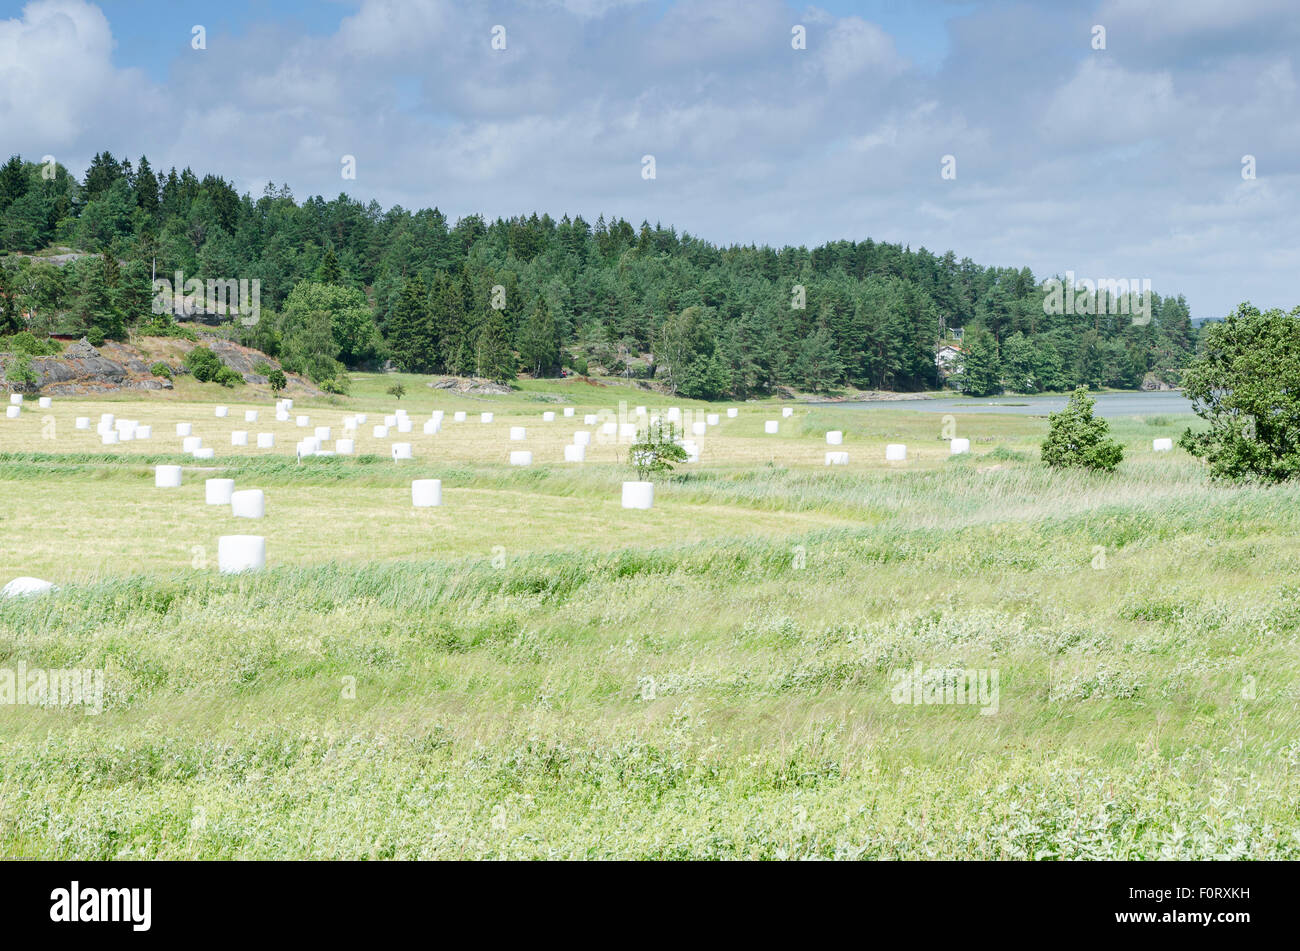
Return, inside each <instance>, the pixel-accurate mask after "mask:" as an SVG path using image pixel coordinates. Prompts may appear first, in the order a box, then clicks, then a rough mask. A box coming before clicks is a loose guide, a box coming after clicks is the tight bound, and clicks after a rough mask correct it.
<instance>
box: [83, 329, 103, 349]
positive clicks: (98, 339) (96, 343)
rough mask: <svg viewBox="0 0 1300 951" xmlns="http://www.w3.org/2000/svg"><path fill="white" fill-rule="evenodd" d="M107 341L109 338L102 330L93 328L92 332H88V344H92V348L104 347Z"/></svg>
mask: <svg viewBox="0 0 1300 951" xmlns="http://www.w3.org/2000/svg"><path fill="white" fill-rule="evenodd" d="M106 339H107V338H106V337H105V336H104V331H103V329H102V328H99V327H91V328H90V330H88V331H87V332H86V343H88V344H90V345H91V346H92V347H96V348H98V347H102V346H103V345H104V341H105V340H106Z"/></svg>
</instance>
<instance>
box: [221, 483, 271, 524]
mask: <svg viewBox="0 0 1300 951" xmlns="http://www.w3.org/2000/svg"><path fill="white" fill-rule="evenodd" d="M230 514H231V515H233V516H234V517H235V518H262V517H263V516H264V515H266V494H265V493H264V492H263V491H262V490H261V489H241V490H239V491H238V492H232V493H231V494H230Z"/></svg>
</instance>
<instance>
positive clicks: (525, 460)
mask: <svg viewBox="0 0 1300 951" xmlns="http://www.w3.org/2000/svg"><path fill="white" fill-rule="evenodd" d="M510 464H511V465H512V466H531V465H532V464H533V454H532V453H531V452H529V451H528V450H526V449H516V450H515V451H513V452H512V453H510Z"/></svg>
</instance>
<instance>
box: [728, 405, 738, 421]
mask: <svg viewBox="0 0 1300 951" xmlns="http://www.w3.org/2000/svg"><path fill="white" fill-rule="evenodd" d="M739 415H740V410H738V409H736V407H734V406H732V407H729V408H728V409H727V419H735V418H736V417H737V416H739Z"/></svg>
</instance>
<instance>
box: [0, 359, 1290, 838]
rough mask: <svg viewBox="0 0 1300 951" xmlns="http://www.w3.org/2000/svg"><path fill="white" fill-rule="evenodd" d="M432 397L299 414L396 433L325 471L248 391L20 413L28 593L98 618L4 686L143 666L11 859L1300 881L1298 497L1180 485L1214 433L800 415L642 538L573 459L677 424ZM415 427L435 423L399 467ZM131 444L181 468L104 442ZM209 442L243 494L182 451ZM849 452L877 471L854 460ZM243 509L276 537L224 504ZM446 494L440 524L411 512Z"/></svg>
mask: <svg viewBox="0 0 1300 951" xmlns="http://www.w3.org/2000/svg"><path fill="white" fill-rule="evenodd" d="M392 379H393V378H392V377H379V376H370V377H366V376H361V377H358V379H357V386H356V389H355V392H354V395H353V396H352V397H349V398H346V399H335V400H334V401H332V402H331V401H327V400H316V401H311V400H300V401H297V402H296V403H295V406H294V410H293V412H294V413H295V414H298V413H303V414H309V415H310V416H311V417H312V425H313V426H316V425H329V426H332V427H335V428H336V433H337V429H338V427H340V425H341V420H342V417H343V416H344V415H347V414H352V413H355V412H365V413H367V414H368V415H369V416H370V421H369V422H368V423H367V424H366V425H365V426H363V427H362V431H361V433H360V434H359V438H358V446H357V450H358V453H359V455H358V456H356V457H350V458H342V457H336V458H332V459H311V460H306V461H304V463H303V464H301V465H299V464H297V462H296V461H295V460H294V458H293V457H292V455H291V454H292V450H293V444H294V441H295V440H296V439H297V438H299V437H300V436H301V435H302V434H303V432H304V431H303V430H300V429H298V428H297V427H296V426H294V425H293V424H292V423H289V424H285V423H276V422H274V413H273V411H272V408H271V399H270V397H269V396H265V397H263V396H261V395H258V394H254V393H253V392H252V390H251V388H250V389H246V390H240V391H233V392H232V391H229V390H222V389H220V388H219V387H215V386H206V385H200V384H195V383H193V382H192V381H186V382H183V383H179V384H178V387H177V390H176V391H175V392H173V393H168V394H151V395H150V396H149V397H148V398H142V399H135V400H131V401H113V400H107V399H103V400H84V401H73V400H68V401H64V400H61V399H56V401H55V404H54V407H53V408H52V409H51V410H47V411H41V410H38V409H36V408H35V407H34V406H32V407H29V408H26V409H25V410H24V412H23V414H22V416H21V417H20V418H19V419H17V420H2V419H0V540H2V542H0V581H4V580H8V579H9V578H11V577H14V576H16V575H36V576H39V577H42V578H46V579H48V580H51V581H54V582H55V583H57V584H58V585H60V588H59V590H58V591H57V592H55V593H53V594H51V595H45V596H39V597H31V598H19V599H8V600H4V601H0V669H3V668H15V667H16V666H17V665H18V664H19V663H23V664H25V666H26V668H27V669H36V668H40V669H46V670H57V669H65V668H73V667H76V668H90V669H96V670H103V671H104V674H105V676H104V685H105V687H104V701H103V711H102V713H100V714H98V715H88V714H87V712H86V711H85V709H81V708H77V707H48V706H47V707H33V706H27V705H8V706H0V854H3V855H18V856H40V857H51V858H91V859H111V858H236V857H238V858H268V857H278V856H288V857H321V858H367V857H374V858H417V857H419V858H433V857H439V858H460V857H494V858H516V857H564V858H570V857H584V858H605V857H637V858H650V857H657V858H751V857H752V858H806V857H824V858H854V857H860V858H927V857H932V858H946V857H955V858H1025V859H1075V858H1103V857H1105V858H1143V859H1159V858H1211V857H1225V858H1227V857H1230V858H1296V857H1300V814H1298V810H1300V687H1298V686H1297V683H1300V681H1298V680H1297V674H1300V653H1298V652H1297V630H1298V629H1300V597H1297V596H1298V595H1300V487H1297V486H1294V485H1290V486H1288V485H1283V486H1278V487H1272V488H1233V487H1224V486H1217V485H1213V484H1210V483H1208V482H1207V481H1206V478H1205V474H1204V471H1203V469H1202V467H1201V466H1200V464H1199V463H1197V462H1196V461H1194V460H1192V459H1191V458H1190V457H1188V456H1187V455H1186V454H1185V453H1183V452H1182V451H1181V450H1177V449H1176V450H1175V451H1174V452H1173V453H1162V454H1158V455H1157V454H1154V453H1152V452H1151V451H1150V447H1151V439H1152V437H1153V436H1177V434H1178V433H1179V432H1180V431H1181V429H1182V427H1183V426H1184V425H1186V424H1187V423H1188V422H1190V421H1191V417H1182V418H1180V417H1164V418H1153V419H1145V420H1144V419H1128V420H1116V421H1112V430H1113V431H1114V432H1115V434H1116V435H1117V437H1118V438H1120V439H1121V441H1123V442H1124V443H1125V445H1126V447H1127V450H1128V453H1127V457H1126V459H1125V461H1124V463H1123V464H1122V465H1121V467H1120V470H1119V472H1118V473H1117V474H1116V475H1114V476H1111V477H1104V476H1091V475H1086V474H1079V473H1072V474H1059V473H1050V472H1048V471H1047V470H1046V469H1045V468H1044V467H1042V465H1041V464H1040V463H1039V462H1038V459H1037V444H1038V443H1039V442H1041V440H1042V438H1043V435H1044V433H1045V431H1046V423H1045V421H1044V420H1041V419H1037V418H1031V417H1014V416H994V415H983V416H981V415H969V416H961V417H958V418H957V420H956V426H957V431H956V435H959V436H963V437H966V438H969V439H970V440H971V442H972V452H971V453H970V454H969V455H965V456H960V457H950V456H949V455H948V449H947V442H946V441H944V440H943V439H942V438H941V429H942V423H941V420H940V417H939V416H937V415H935V414H926V413H916V412H904V411H895V410H888V409H885V410H871V411H863V410H851V409H834V408H825V407H816V408H811V407H806V406H799V407H797V408H796V411H795V415H794V417H793V418H791V419H785V420H782V425H781V432H780V433H779V434H778V435H776V436H770V435H765V434H764V433H763V425H762V424H763V420H765V419H769V418H778V417H779V416H780V410H779V406H780V405H781V404H777V403H768V404H757V403H748V404H736V405H740V407H741V411H740V416H739V418H737V419H735V420H727V419H726V418H725V414H724V416H723V420H722V423H721V424H720V425H719V426H717V427H715V428H713V429H711V430H710V432H709V433H708V435H706V436H704V437H701V438H700V439H699V440H698V441H699V443H700V445H701V450H702V458H701V461H700V463H698V464H693V465H689V466H682V467H680V468H679V470H678V472H676V473H675V474H673V475H672V476H670V477H667V478H665V479H663V480H662V481H661V482H660V484H659V485H658V487H657V492H656V502H655V507H654V508H653V509H651V510H649V511H625V510H623V509H622V508H621V507H620V505H619V483H620V482H621V481H623V480H624V479H629V478H634V476H632V475H630V474H629V470H628V469H627V467H626V465H625V464H624V463H623V457H624V455H625V453H626V447H625V446H621V447H620V446H614V445H600V444H596V443H593V445H592V446H591V448H590V450H589V454H588V461H587V462H586V463H584V464H581V465H579V464H566V463H563V462H562V461H559V460H560V459H562V450H561V448H560V447H561V446H562V445H563V444H564V443H566V442H568V441H569V439H570V437H571V435H572V433H573V431H575V430H578V429H582V428H584V427H583V426H582V419H581V417H582V415H583V414H584V413H594V412H597V411H601V410H604V411H609V410H614V411H616V410H617V407H618V402H619V401H620V400H626V401H627V403H628V404H629V405H635V404H638V403H641V404H646V405H649V406H652V407H656V408H662V407H663V406H664V405H665V404H664V401H663V400H662V399H658V398H656V397H654V396H653V395H652V394H649V393H638V392H637V391H632V390H625V389H622V388H618V387H593V386H590V385H588V384H581V383H561V382H552V383H544V384H532V383H529V384H525V385H524V388H523V389H522V390H520V391H518V392H516V393H513V394H511V395H510V396H504V397H480V398H471V397H456V396H452V395H449V394H445V393H442V392H437V391H432V390H429V389H428V388H426V387H424V385H423V383H422V382H421V381H419V380H417V379H416V378H406V381H405V382H406V386H407V390H408V396H407V397H406V398H405V399H403V400H402V401H401V402H400V403H397V402H395V401H394V400H393V399H392V398H391V397H388V396H386V395H384V392H383V391H384V389H385V388H386V387H387V386H388V385H389V384H390V383H391V382H392ZM218 402H219V403H223V404H225V405H228V406H229V407H230V411H231V415H230V417H229V418H226V419H216V418H215V417H214V416H213V412H212V406H213V405H214V404H215V403H218ZM398 405H401V406H404V407H406V408H407V409H408V411H409V412H410V413H411V415H412V417H413V418H414V419H415V420H416V426H415V431H414V432H413V433H411V434H409V435H404V436H402V437H396V436H394V437H391V438H390V439H388V440H377V439H373V438H371V436H370V423H373V422H375V421H377V420H376V418H375V416H376V414H378V415H380V416H382V414H383V413H385V412H390V413H391V412H392V411H393V408H394V407H395V406H398ZM566 405H571V406H574V407H576V412H577V417H576V418H574V419H564V418H562V417H560V418H557V420H556V421H555V422H553V423H543V422H542V419H541V414H542V412H543V411H544V410H548V409H552V410H556V411H557V413H558V411H559V409H560V407H562V406H566ZM673 405H680V406H682V407H683V409H691V410H695V409H704V408H705V407H704V405H703V404H692V403H690V402H689V401H674V403H673ZM435 407H436V408H439V409H443V410H445V411H446V412H447V420H448V421H447V422H445V423H444V426H443V431H442V432H441V433H440V434H438V435H436V436H423V435H422V434H421V432H420V423H421V422H422V421H423V419H425V418H427V415H428V412H429V410H431V409H433V408H435ZM249 408H257V409H258V410H259V412H260V414H261V421H259V422H258V423H249V424H245V423H244V422H243V410H244V409H249ZM460 409H463V410H466V411H468V412H469V413H470V414H471V415H470V420H471V421H470V422H467V423H462V424H452V423H451V422H450V417H451V413H452V412H454V411H455V410H460ZM481 410H491V411H493V412H494V413H495V414H496V419H495V421H494V422H493V423H492V424H490V425H483V424H480V423H478V422H477V421H476V418H477V413H478V412H479V411H481ZM721 410H722V408H721V407H718V406H713V407H708V411H710V412H721ZM103 412H112V413H116V414H117V415H118V416H122V417H129V418H132V419H138V420H140V421H141V422H147V423H152V424H153V426H154V438H153V439H152V440H151V441H149V442H137V443H127V444H124V445H122V446H120V447H101V446H100V445H99V440H98V438H97V437H96V436H95V434H94V432H93V431H92V432H89V433H87V432H78V431H76V430H74V428H73V419H74V418H75V417H76V416H90V417H92V419H93V420H97V419H98V416H99V414H100V413H103ZM46 417H49V418H48V419H47V418H46ZM182 420H193V421H194V422H195V433H196V434H197V435H201V436H203V437H204V440H205V444H207V445H210V446H213V447H214V448H215V449H216V458H215V459H214V460H211V461H208V462H204V463H195V462H194V461H193V460H191V459H189V458H188V457H185V456H182V455H181V454H180V452H179V447H180V440H179V438H177V437H176V436H174V435H173V434H174V424H175V423H176V422H178V421H182ZM511 425H525V426H527V428H528V431H529V438H528V440H527V443H526V447H527V448H529V449H531V450H532V451H533V453H534V465H533V467H531V468H528V469H521V468H512V467H509V466H507V465H506V457H507V453H508V451H509V450H510V449H511V448H518V447H519V446H518V444H512V443H510V442H509V440H508V439H507V429H508V427H509V426H511ZM586 428H590V427H586ZM235 429H248V430H250V431H252V432H257V431H274V432H276V434H277V444H278V445H277V448H276V449H275V450H273V451H272V450H264V451H259V450H256V449H252V450H247V449H242V448H240V449H234V448H232V447H231V446H230V440H229V433H230V431H232V430H235ZM828 429H841V430H843V431H844V433H845V444H844V446H843V447H841V448H843V449H844V450H846V451H848V452H849V453H850V459H851V464H850V465H849V466H848V467H843V468H840V467H837V468H834V469H829V468H826V467H824V466H823V465H822V457H823V453H824V451H825V449H826V446H825V444H824V439H823V434H824V432H825V431H826V430H828ZM306 432H308V433H309V432H310V430H306ZM397 438H401V439H402V440H403V441H410V442H412V443H413V444H414V448H415V455H416V458H415V460H413V461H411V462H402V463H396V462H392V461H391V460H389V458H388V449H387V446H388V444H389V443H391V442H392V441H394V440H395V439H397ZM887 442H902V443H905V444H907V446H908V457H909V459H908V462H907V463H905V464H887V463H886V462H885V461H884V445H885V443H887ZM159 462H174V463H182V464H184V465H186V467H187V470H189V471H187V472H186V477H185V484H184V485H183V487H182V488H181V489H179V490H160V489H155V488H154V485H153V475H152V473H153V465H154V464H156V463H159ZM211 476H228V477H232V478H234V479H235V480H236V484H237V486H238V487H241V488H263V489H264V490H265V491H266V494H267V517H266V518H265V519H263V520H262V521H260V522H248V521H245V520H237V519H233V518H231V517H229V515H228V513H227V512H226V511H225V510H224V509H222V508H219V507H208V506H205V505H204V504H203V486H202V481H203V478H204V477H211ZM421 477H434V478H441V479H443V482H444V487H445V492H444V505H443V507H442V508H438V509H432V510H415V509H413V508H412V507H411V505H410V495H409V491H410V490H409V484H410V480H411V479H413V478H421ZM247 532H256V533H258V534H263V535H265V536H266V537H267V545H268V570H267V571H265V572H261V573H257V574H250V575H241V576H223V575H220V574H218V573H217V572H216V570H215V560H216V539H217V537H218V536H219V535H222V534H235V533H247ZM918 664H920V665H922V666H923V667H924V668H927V669H931V668H942V669H945V670H970V669H973V670H980V671H994V672H996V674H997V676H998V688H999V697H998V702H997V708H996V712H992V711H991V710H990V712H989V713H988V714H986V713H985V712H983V710H982V708H981V707H980V706H977V705H972V704H965V705H962V704H924V703H923V704H900V703H896V702H894V699H895V698H894V696H893V690H894V687H895V685H896V683H897V678H896V676H895V671H898V670H910V669H913V668H914V667H915V665H918ZM984 709H988V708H987V707H985V708H984Z"/></svg>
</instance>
